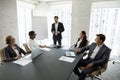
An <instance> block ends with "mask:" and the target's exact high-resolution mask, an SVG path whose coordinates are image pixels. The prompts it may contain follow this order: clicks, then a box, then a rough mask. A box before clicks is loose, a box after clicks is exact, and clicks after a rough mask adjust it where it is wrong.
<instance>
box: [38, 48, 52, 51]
mask: <svg viewBox="0 0 120 80" xmlns="http://www.w3.org/2000/svg"><path fill="white" fill-rule="evenodd" d="M40 49H41V50H44V51H50V50H51V49H50V48H40Z"/></svg>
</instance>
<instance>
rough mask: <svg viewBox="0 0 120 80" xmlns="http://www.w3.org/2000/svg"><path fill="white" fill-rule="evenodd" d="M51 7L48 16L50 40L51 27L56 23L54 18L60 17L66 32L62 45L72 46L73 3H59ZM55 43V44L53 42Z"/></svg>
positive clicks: (50, 36) (63, 34)
mask: <svg viewBox="0 0 120 80" xmlns="http://www.w3.org/2000/svg"><path fill="white" fill-rule="evenodd" d="M49 5H50V11H49V15H48V33H49V39H51V38H52V34H50V33H51V26H52V23H54V16H58V17H59V21H60V22H62V23H63V25H64V28H65V31H64V32H63V33H62V36H63V39H62V44H63V45H65V46H69V45H70V36H71V10H72V2H71V1H70V2H62V3H60V2H57V3H53V4H49ZM52 43H53V42H52Z"/></svg>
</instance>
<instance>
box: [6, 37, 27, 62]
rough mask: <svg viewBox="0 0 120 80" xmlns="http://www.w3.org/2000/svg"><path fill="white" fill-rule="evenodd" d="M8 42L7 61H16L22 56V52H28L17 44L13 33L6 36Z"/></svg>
mask: <svg viewBox="0 0 120 80" xmlns="http://www.w3.org/2000/svg"><path fill="white" fill-rule="evenodd" d="M6 44H8V46H7V47H5V58H6V62H9V61H14V60H17V59H19V58H21V57H22V55H21V53H23V54H24V55H25V54H26V52H25V51H24V50H23V49H22V48H20V47H19V46H18V45H17V44H15V38H14V37H13V36H11V35H9V36H7V37H6Z"/></svg>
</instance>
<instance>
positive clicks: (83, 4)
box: [71, 0, 91, 44]
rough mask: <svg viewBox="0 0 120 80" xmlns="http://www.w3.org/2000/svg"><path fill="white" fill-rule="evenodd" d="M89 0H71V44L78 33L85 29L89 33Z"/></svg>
mask: <svg viewBox="0 0 120 80" xmlns="http://www.w3.org/2000/svg"><path fill="white" fill-rule="evenodd" d="M90 11H91V1H90V0H73V1H72V29H71V44H73V43H75V42H76V40H77V38H78V37H79V33H80V32H81V31H82V30H85V31H86V33H87V36H88V35H89V25H90Z"/></svg>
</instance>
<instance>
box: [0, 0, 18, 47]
mask: <svg viewBox="0 0 120 80" xmlns="http://www.w3.org/2000/svg"><path fill="white" fill-rule="evenodd" d="M9 34H11V35H13V36H14V37H15V38H16V42H18V27H17V7H16V0H0V47H3V46H5V38H6V36H7V35H9Z"/></svg>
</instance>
